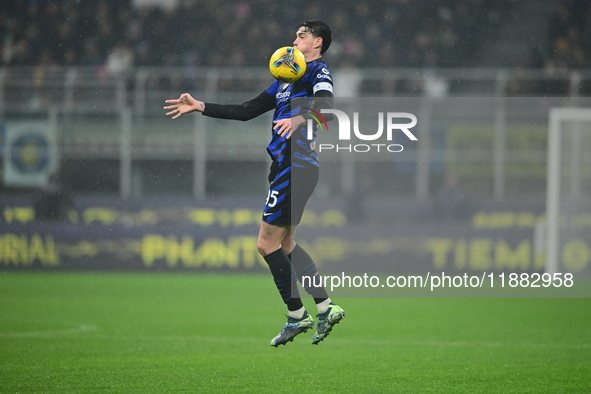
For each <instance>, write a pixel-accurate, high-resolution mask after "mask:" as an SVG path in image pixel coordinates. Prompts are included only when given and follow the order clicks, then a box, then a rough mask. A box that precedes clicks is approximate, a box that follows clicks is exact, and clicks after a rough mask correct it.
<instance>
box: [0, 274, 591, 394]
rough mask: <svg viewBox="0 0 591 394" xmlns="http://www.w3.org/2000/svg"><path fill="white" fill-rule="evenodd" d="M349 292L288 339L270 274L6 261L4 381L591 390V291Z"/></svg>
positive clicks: (187, 388)
mask: <svg viewBox="0 0 591 394" xmlns="http://www.w3.org/2000/svg"><path fill="white" fill-rule="evenodd" d="M304 301H305V304H306V305H307V306H308V309H309V310H310V311H311V312H313V313H314V314H316V311H315V307H314V306H313V302H312V300H311V299H309V298H307V299H305V300H304ZM338 301H339V303H340V304H341V305H342V306H343V307H344V308H345V310H346V311H347V317H346V318H345V319H344V321H343V322H342V323H341V324H339V325H338V326H336V327H335V329H334V331H333V333H332V334H331V335H330V336H329V337H328V338H327V339H326V341H324V342H322V343H321V344H320V345H318V346H313V345H311V344H310V339H311V337H312V335H313V332H312V331H309V332H308V333H306V334H302V335H300V336H298V337H297V338H296V339H295V341H294V342H293V343H290V344H288V345H287V346H286V347H283V346H281V347H280V348H278V349H275V348H272V347H271V346H269V341H270V340H271V338H272V337H274V336H275V335H276V334H277V333H278V332H279V331H280V329H281V327H282V326H283V324H284V323H285V318H284V316H283V312H284V307H283V304H282V303H281V301H280V299H279V296H278V295H277V294H276V289H275V287H274V285H273V281H272V280H271V278H270V276H268V275H244V276H243V275H235V274H232V275H215V274H185V275H182V274H121V273H119V274H114V273H107V274H105V273H100V274H97V273H67V274H63V273H61V274H48V273H0V392H2V393H13V392H15V393H16V392H19V393H35V392H37V393H41V392H43V393H52V392H54V393H89V392H108V393H112V392H122V393H123V392H124V393H163V392H174V393H179V392H204V393H215V392H220V393H231V392H240V393H254V392H257V393H279V392H286V393H291V392H302V391H309V392H323V393H333V392H334V393H343V392H350V393H357V392H359V393H367V392H397V393H419V392H420V393H445V392H449V393H582V392H591V334H590V331H591V300H589V299H342V300H338Z"/></svg>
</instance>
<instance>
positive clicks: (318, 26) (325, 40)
mask: <svg viewBox="0 0 591 394" xmlns="http://www.w3.org/2000/svg"><path fill="white" fill-rule="evenodd" d="M300 27H305V28H306V31H307V32H309V33H311V34H312V35H313V36H314V37H322V48H320V54H321V55H323V54H324V52H326V51H327V50H328V47H329V46H330V43H331V42H332V31H331V30H330V27H328V25H327V24H326V23H324V22H322V21H306V22H302V23H300V24H299V25H297V26H296V31H298V30H299V29H300Z"/></svg>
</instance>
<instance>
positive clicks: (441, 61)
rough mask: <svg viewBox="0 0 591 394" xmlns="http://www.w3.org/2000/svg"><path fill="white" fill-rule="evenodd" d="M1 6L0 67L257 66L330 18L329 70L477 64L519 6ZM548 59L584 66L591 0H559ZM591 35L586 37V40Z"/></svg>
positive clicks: (496, 1) (267, 1)
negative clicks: (309, 24) (304, 29)
mask: <svg viewBox="0 0 591 394" xmlns="http://www.w3.org/2000/svg"><path fill="white" fill-rule="evenodd" d="M3 3H4V4H3V6H2V7H1V8H0V31H1V34H2V40H1V41H0V64H2V65H28V66H39V65H41V66H43V65H83V66H100V65H106V66H108V67H109V68H110V69H111V70H113V71H120V70H125V69H126V68H129V67H132V66H134V65H135V66H185V65H188V66H197V65H199V66H222V65H224V66H233V67H240V66H253V65H256V66H259V65H261V63H263V64H264V63H265V62H266V61H267V59H268V57H269V54H270V53H272V52H273V51H274V49H276V48H278V47H280V46H284V45H287V44H290V43H291V40H292V37H293V28H294V26H295V25H296V24H297V23H298V22H300V21H303V20H307V19H311V18H322V19H325V20H327V21H329V22H330V24H331V27H332V29H333V33H334V37H335V40H334V42H333V47H332V48H331V52H330V54H331V59H330V63H331V66H336V67H339V66H345V65H351V66H356V67H471V66H482V65H480V64H477V63H475V62H476V60H475V59H476V58H477V57H476V56H474V55H475V53H477V51H478V50H479V49H480V48H481V47H482V46H483V42H486V40H487V38H488V37H490V36H491V34H494V32H495V29H496V28H498V27H499V26H501V24H502V22H503V20H504V18H505V17H506V16H507V15H508V14H510V13H511V12H512V7H514V6H515V0H433V1H412V0H395V1H385V0H373V1H367V2H336V1H325V2H322V3H320V2H319V3H315V4H311V5H310V3H304V4H302V3H297V2H292V3H288V4H280V3H278V2H276V1H273V0H263V1H245V0H242V1H224V2H218V1H215V0H199V1H192V0H182V1H180V3H179V6H178V7H175V8H173V9H163V8H157V7H135V6H133V4H132V2H131V0H119V1H113V0H108V1H107V0H100V1H82V0H14V1H6V2H3ZM553 8H554V9H555V10H554V12H553V16H552V18H551V20H550V21H548V22H549V24H550V26H549V34H548V43H547V45H546V48H548V49H549V50H548V51H546V52H547V53H540V51H537V52H532V54H531V55H528V54H525V55H524V58H525V59H527V60H524V66H526V67H534V68H536V67H537V68H542V67H546V66H548V65H550V66H554V67H574V68H585V67H587V66H588V62H589V59H590V58H591V41H590V40H589V39H588V37H590V36H591V1H590V0H557V1H556V4H555V5H554V6H553ZM586 38H587V39H586Z"/></svg>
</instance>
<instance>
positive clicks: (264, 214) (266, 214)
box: [263, 213, 273, 216]
mask: <svg viewBox="0 0 591 394" xmlns="http://www.w3.org/2000/svg"><path fill="white" fill-rule="evenodd" d="M269 215H273V214H272V213H263V216H269Z"/></svg>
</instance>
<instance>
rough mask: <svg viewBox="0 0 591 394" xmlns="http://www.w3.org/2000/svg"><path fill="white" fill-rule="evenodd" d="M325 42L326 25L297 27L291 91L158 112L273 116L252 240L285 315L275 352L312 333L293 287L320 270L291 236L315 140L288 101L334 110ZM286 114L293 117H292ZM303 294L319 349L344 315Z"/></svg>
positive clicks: (173, 103)
mask: <svg viewBox="0 0 591 394" xmlns="http://www.w3.org/2000/svg"><path fill="white" fill-rule="evenodd" d="M331 34H332V33H331V30H330V28H329V27H328V25H327V24H326V23H324V22H321V21H308V22H303V23H301V24H299V25H298V26H297V27H296V39H295V41H294V42H293V46H294V47H296V48H297V49H299V50H300V51H301V52H302V53H303V55H304V56H305V58H306V73H305V74H304V76H303V77H302V78H301V79H300V80H298V81H296V82H294V83H291V84H287V83H281V82H279V81H275V82H274V83H273V85H272V86H271V87H270V88H269V89H267V90H266V91H264V92H262V93H261V94H259V95H258V96H257V97H255V98H254V99H252V100H249V101H246V102H244V103H242V104H231V105H222V104H213V103H204V102H202V101H198V100H195V99H194V98H193V97H191V95H189V94H188V93H184V94H182V95H181V96H180V98H178V99H175V100H166V103H168V104H170V105H168V106H166V107H164V109H165V110H168V111H169V112H167V113H166V115H171V116H172V119H176V118H178V117H179V116H181V115H183V114H186V113H189V112H193V111H199V112H202V113H203V115H205V116H210V117H213V118H221V119H234V120H243V121H245V120H249V119H252V118H254V117H257V116H259V115H261V114H263V113H265V112H267V111H270V110H272V109H274V110H275V113H274V115H273V127H272V138H271V142H270V143H269V145H268V146H267V151H268V153H269V155H270V156H271V158H272V160H273V162H272V164H271V170H270V173H269V192H268V194H267V201H266V203H265V209H264V212H263V217H262V222H261V228H260V231H259V236H258V240H257V249H258V251H259V253H260V254H261V255H262V256H263V257H264V259H265V261H266V262H267V264H268V265H269V268H270V270H271V273H272V274H273V278H274V279H275V284H276V286H277V289H278V290H279V294H281V297H282V299H283V302H285V304H286V305H287V309H288V311H289V315H288V317H287V323H286V324H285V326H284V327H283V330H282V331H281V332H280V333H279V334H278V335H277V336H276V337H275V338H273V339H272V340H271V346H275V347H277V346H279V345H285V344H286V343H287V342H291V341H293V339H294V338H295V337H296V336H297V335H299V334H300V333H302V332H306V331H308V330H309V329H311V328H313V327H314V320H313V319H312V317H311V316H310V315H309V314H308V312H307V311H306V309H305V308H304V304H303V303H302V300H301V298H300V294H299V290H298V286H297V280H298V279H299V280H300V282H302V277H304V276H306V277H309V278H312V279H313V278H314V277H315V276H317V275H318V270H317V268H316V265H315V264H314V261H313V260H312V258H311V257H310V256H309V255H308V253H306V251H305V250H304V249H302V248H301V247H300V246H299V245H297V244H296V242H295V232H296V227H297V225H298V224H299V223H300V220H301V217H302V214H303V212H304V207H305V205H306V202H307V201H308V199H309V198H310V196H311V195H312V192H313V191H314V188H315V187H316V184H317V182H318V174H319V161H318V155H317V154H316V152H315V150H314V146H315V140H316V133H315V132H314V133H313V134H314V141H309V140H308V139H307V130H306V127H305V126H306V123H307V119H308V118H310V116H309V115H308V114H307V113H305V112H304V111H303V109H302V108H301V107H298V108H296V106H295V104H294V105H293V107H292V100H294V99H298V98H306V97H314V98H316V100H315V101H316V104H315V108H316V110H317V111H319V110H320V109H322V108H330V107H331V106H332V103H331V101H332V97H333V96H334V95H333V83H332V76H331V74H330V71H329V70H328V67H327V66H326V63H324V61H323V60H322V55H323V54H324V52H326V50H327V49H328V47H329V46H330V43H331V41H332V38H331ZM296 111H297V112H296ZM292 112H294V114H295V113H298V114H297V115H295V116H293V117H292ZM325 118H327V119H329V117H328V116H327V117H325ZM290 139H292V143H289V142H290V141H289V140H290ZM292 149H293V150H294V151H293V152H292ZM305 290H306V292H308V294H310V295H311V296H312V297H313V298H314V301H315V302H316V306H317V307H318V315H316V317H317V318H318V325H317V330H316V334H314V336H313V337H312V344H314V345H317V344H318V343H319V342H320V341H322V340H324V338H326V337H327V336H328V334H329V333H330V332H331V331H332V329H333V327H334V325H335V324H337V323H339V322H340V321H341V320H342V319H343V317H345V311H344V310H343V309H342V308H341V307H340V306H338V305H336V304H334V303H332V302H331V300H330V298H329V297H328V294H327V292H326V290H325V288H324V287H322V286H317V285H315V281H314V280H312V285H311V286H307V287H306V288H305Z"/></svg>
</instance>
